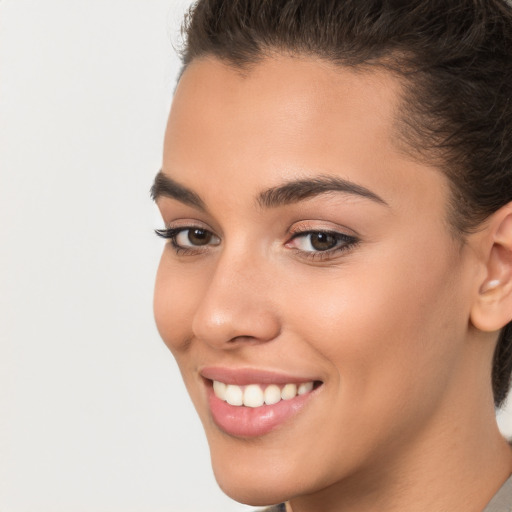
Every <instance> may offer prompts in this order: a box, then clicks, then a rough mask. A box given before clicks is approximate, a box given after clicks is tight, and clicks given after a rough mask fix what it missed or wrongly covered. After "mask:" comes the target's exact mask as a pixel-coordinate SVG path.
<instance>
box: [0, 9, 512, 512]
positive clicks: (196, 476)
mask: <svg viewBox="0 0 512 512" xmlns="http://www.w3.org/2000/svg"><path fill="white" fill-rule="evenodd" d="M188 3H189V2H188V1H187V0H44V1H43V0H0V512H64V511H65V512H81V511H87V512H89V511H91V512H103V511H105V512H121V511H122V512H135V511H137V512H138V511H140V512H160V511H166V512H187V511H191V512H203V511H204V512H216V511H218V512H221V511H222V512H230V511H233V512H236V511H243V510H247V509H248V507H244V506H242V505H239V504H236V503H234V502H232V501H231V500H229V499H228V498H226V497H225V496H223V495H222V493H221V492H220V491H219V490H218V489H217V487H216V484H215V482H214V480H213V477H212V475H211V470H210V463H209V458H208V450H207V446H206V442H205V441H204V438H203V437H204V436H203V434H202V429H201V427H200V424H199V421H198V419H197V418H196V415H195V413H194V412H193V410H192V407H191V405H190V404H189V401H188V398H187V396H186V393H185V389H184V386H183V385H182V383H181V379H180V376H179V373H178V370H177V368H176V366H175V363H174V361H173V359H172V357H171V355H170V353H169V352H168V350H167V349H166V348H165V346H164V345H163V343H162V342H161V341H160V339H159V337H158V334H157V332H156V329H155V327H154V323H153V317H152V309H151V302H152V287H153V279H154V274H155V270H156V266H157V262H158V258H159V253H160V250H161V245H162V244H161V242H160V241H158V240H157V239H156V237H155V236H154V234H153V233H152V229H153V228H154V227H158V226H159V225H160V224H159V221H158V217H157V214H156V209H155V208H154V206H153V205H152V204H151V201H150V199H149V193H148V192H149V188H150V185H151V181H152V179H153V176H154V175H155V173H156V172H157V171H158V169H159V166H160V163H161V151H162V139H163V132H164V127H165V121H166V116H167V111H168V108H169V104H170V101H171V98H172V91H173V88H174V82H175V78H176V74H177V71H178V69H179V62H178V59H177V57H176V55H175V52H174V50H173V47H172V43H173V42H178V41H179V37H178V35H179V25H180V22H181V18H182V15H183V13H184V11H185V7H186V5H187V4H188ZM502 424H503V426H504V430H506V431H507V432H510V431H511V425H510V424H512V422H511V421H510V414H508V413H505V414H504V415H503V416H502Z"/></svg>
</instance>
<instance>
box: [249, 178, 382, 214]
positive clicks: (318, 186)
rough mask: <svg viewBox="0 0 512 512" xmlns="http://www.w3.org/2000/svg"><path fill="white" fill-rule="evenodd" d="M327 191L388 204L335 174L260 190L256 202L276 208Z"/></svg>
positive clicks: (364, 188)
mask: <svg viewBox="0 0 512 512" xmlns="http://www.w3.org/2000/svg"><path fill="white" fill-rule="evenodd" d="M329 192H343V193H345V194H352V195H356V196H360V197H364V198H366V199H370V200H372V201H374V202H376V203H379V204H382V205H384V206H389V205H388V204H387V203H386V201H384V199H382V198H381V197H380V196H378V195H377V194H375V193H374V192H372V191H371V190H369V189H367V188H366V187H363V186H362V185H358V184H357V183H354V182H352V181H349V180H346V179H344V178H339V177H336V176H318V177H315V178H310V179H302V180H295V181H290V182H288V183H285V184H283V185H280V186H278V187H273V188H270V189H268V190H265V191H264V192H262V193H261V194H260V195H259V196H258V203H259V204H260V205H261V206H262V207H265V208H276V207H278V206H284V205H287V204H293V203H297V202H299V201H303V200H304V199H310V198H312V197H315V196H318V195H321V194H326V193H329Z"/></svg>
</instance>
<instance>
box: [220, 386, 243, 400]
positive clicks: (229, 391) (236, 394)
mask: <svg viewBox="0 0 512 512" xmlns="http://www.w3.org/2000/svg"><path fill="white" fill-rule="evenodd" d="M224 400H226V402H227V403H228V404H229V405H242V404H243V403H244V392H243V391H242V388H241V387H240V386H233V385H231V384H230V385H228V386H226V397H225V398H224Z"/></svg>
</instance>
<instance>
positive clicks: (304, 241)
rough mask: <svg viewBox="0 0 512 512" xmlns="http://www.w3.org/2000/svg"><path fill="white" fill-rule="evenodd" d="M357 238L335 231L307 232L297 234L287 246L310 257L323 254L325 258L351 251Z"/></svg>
mask: <svg viewBox="0 0 512 512" xmlns="http://www.w3.org/2000/svg"><path fill="white" fill-rule="evenodd" d="M357 242H358V240H357V238H355V237H353V236H351V235H346V234H345V233H337V232H335V231H306V232H303V233H297V234H296V235H295V236H294V237H293V238H292V239H291V240H290V241H289V242H288V243H287V244H286V246H287V247H293V248H295V249H297V250H299V251H300V252H301V253H303V254H304V255H307V256H308V257H315V255H317V256H318V255H320V254H323V255H324V256H325V257H329V256H333V255H334V254H335V253H338V252H343V251H346V250H348V249H350V248H351V247H352V246H353V245H355V244H356V243H357Z"/></svg>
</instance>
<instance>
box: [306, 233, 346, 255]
mask: <svg viewBox="0 0 512 512" xmlns="http://www.w3.org/2000/svg"><path fill="white" fill-rule="evenodd" d="M309 237H310V238H309V243H310V244H311V247H312V248H313V249H314V250H315V251H328V250H329V249H333V248H334V247H336V244H337V243H338V241H339V237H336V236H335V235H334V234H332V233H322V232H318V233H310V235H309Z"/></svg>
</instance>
